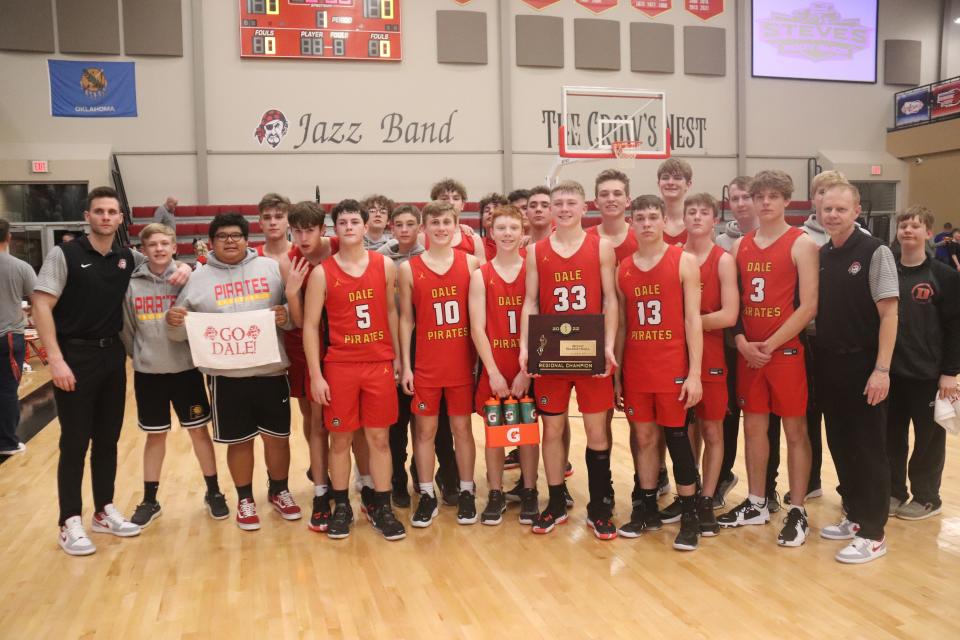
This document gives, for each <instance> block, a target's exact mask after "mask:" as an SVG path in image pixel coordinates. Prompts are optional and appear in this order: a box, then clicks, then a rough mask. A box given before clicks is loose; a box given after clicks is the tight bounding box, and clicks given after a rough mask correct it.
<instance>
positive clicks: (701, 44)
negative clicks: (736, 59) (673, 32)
mask: <svg viewBox="0 0 960 640" xmlns="http://www.w3.org/2000/svg"><path fill="white" fill-rule="evenodd" d="M683 72H684V73H686V74H688V75H697V76H725V75H727V30H726V29H720V28H718V27H684V28H683Z"/></svg>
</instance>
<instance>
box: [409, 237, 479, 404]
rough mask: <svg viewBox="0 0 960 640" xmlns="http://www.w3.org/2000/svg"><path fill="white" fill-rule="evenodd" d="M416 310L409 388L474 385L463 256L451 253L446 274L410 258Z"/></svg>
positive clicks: (419, 258)
mask: <svg viewBox="0 0 960 640" xmlns="http://www.w3.org/2000/svg"><path fill="white" fill-rule="evenodd" d="M409 264H410V270H411V272H412V275H413V306H414V309H415V312H416V339H417V342H416V349H417V357H416V361H415V363H414V371H413V377H414V382H413V384H414V386H424V387H456V386H462V385H468V384H473V364H474V361H475V360H476V355H475V354H474V350H473V340H471V339H470V317H469V313H468V298H469V293H470V265H469V263H468V261H467V254H466V253H465V252H463V251H454V252H453V264H451V266H450V268H449V269H447V271H446V273H441V274H438V273H435V272H434V271H433V270H432V269H430V267H428V266H427V265H426V263H425V262H424V261H423V256H422V255H418V256H414V257H412V258H410V261H409Z"/></svg>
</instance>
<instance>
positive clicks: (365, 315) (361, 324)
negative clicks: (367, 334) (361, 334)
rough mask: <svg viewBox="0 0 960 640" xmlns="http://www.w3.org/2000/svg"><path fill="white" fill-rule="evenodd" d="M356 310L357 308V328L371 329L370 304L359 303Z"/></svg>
mask: <svg viewBox="0 0 960 640" xmlns="http://www.w3.org/2000/svg"><path fill="white" fill-rule="evenodd" d="M356 310H357V328H358V329H369V328H370V305H369V304H358V305H357V306H356Z"/></svg>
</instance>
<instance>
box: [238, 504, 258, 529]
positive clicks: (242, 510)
mask: <svg viewBox="0 0 960 640" xmlns="http://www.w3.org/2000/svg"><path fill="white" fill-rule="evenodd" d="M237 526H238V527H240V528H241V529H243V530H244V531H256V530H257V529H259V528H260V516H258V515H257V503H256V502H254V501H253V500H251V499H249V498H243V499H242V500H240V502H238V503H237Z"/></svg>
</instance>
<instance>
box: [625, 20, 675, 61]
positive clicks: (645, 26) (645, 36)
mask: <svg viewBox="0 0 960 640" xmlns="http://www.w3.org/2000/svg"><path fill="white" fill-rule="evenodd" d="M673 41H674V27H673V25H672V24H656V23H650V22H631V23H630V70H631V71H641V72H654V73H673V72H674V71H676V63H675V61H674V57H675V56H674V53H673V52H674V42H673Z"/></svg>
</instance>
